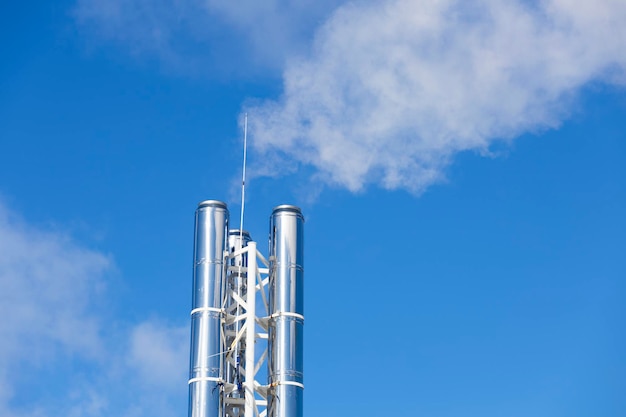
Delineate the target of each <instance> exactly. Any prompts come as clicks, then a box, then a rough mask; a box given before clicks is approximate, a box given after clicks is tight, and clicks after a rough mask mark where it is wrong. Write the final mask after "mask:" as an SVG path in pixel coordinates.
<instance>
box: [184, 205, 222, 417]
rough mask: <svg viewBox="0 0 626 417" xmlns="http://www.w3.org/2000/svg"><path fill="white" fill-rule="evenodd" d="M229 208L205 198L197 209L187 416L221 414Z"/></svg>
mask: <svg viewBox="0 0 626 417" xmlns="http://www.w3.org/2000/svg"><path fill="white" fill-rule="evenodd" d="M227 230H228V209H227V208H226V204H225V203H223V202H221V201H216V200H207V201H203V202H201V203H200V204H199V205H198V209H197V210H196V224H195V242H194V262H193V266H194V268H193V296H192V310H191V355H190V364H189V417H220V389H218V388H219V386H218V384H219V383H220V382H221V378H222V375H221V369H222V358H221V356H222V355H221V349H222V346H221V345H222V343H221V339H220V331H221V330H220V328H221V316H222V313H221V307H222V306H221V303H222V286H223V273H224V265H223V258H224V249H225V243H226V235H227Z"/></svg>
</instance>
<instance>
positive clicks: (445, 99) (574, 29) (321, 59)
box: [247, 0, 626, 193]
mask: <svg viewBox="0 0 626 417" xmlns="http://www.w3.org/2000/svg"><path fill="white" fill-rule="evenodd" d="M624 22H626V2H624V1H621V0H598V1H594V2H586V3H581V2H579V1H575V0H543V1H538V2H522V1H507V2H503V1H499V0H476V1H461V0H423V1H415V0H388V1H382V2H356V3H351V4H348V5H346V6H344V7H342V8H340V9H338V10H337V11H336V12H335V13H334V14H333V16H332V17H331V18H330V19H329V20H328V21H327V22H326V23H325V24H324V25H323V26H322V27H321V28H320V29H319V30H318V32H317V35H316V38H315V42H314V46H313V51H312V52H311V54H310V55H309V56H307V57H306V58H303V59H295V60H292V61H291V62H290V63H289V64H288V66H287V67H286V69H285V71H284V94H283V96H282V97H281V98H280V99H279V100H277V101H268V102H263V103H260V104H259V103H257V104H256V105H251V106H248V108H247V111H248V112H249V113H250V114H251V119H250V122H251V131H252V134H253V140H252V144H253V146H254V148H255V150H256V152H257V153H258V155H259V156H260V157H259V158H257V159H258V160H262V161H266V163H265V164H264V165H261V166H258V167H257V171H256V172H257V175H281V174H283V173H285V172H290V171H294V170H298V169H302V168H303V167H307V166H308V167H312V168H313V172H314V173H313V178H315V179H316V180H319V181H321V182H322V183H325V184H332V185H335V186H341V187H346V188H348V189H350V190H352V191H358V190H361V189H363V188H364V187H365V186H366V185H367V184H376V185H378V186H381V187H384V188H388V189H397V188H403V189H407V190H409V191H411V192H414V193H420V192H422V191H423V190H424V189H426V188H427V187H428V186H429V185H431V184H433V183H436V182H438V181H441V180H442V179H443V178H444V177H445V168H446V166H448V164H450V162H451V160H452V159H453V158H454V155H455V154H457V153H459V152H462V151H467V150H476V151H488V150H489V148H490V146H492V144H494V142H496V141H503V140H504V141H506V140H511V139H513V138H515V137H517V136H519V135H521V134H524V133H526V132H535V131H541V130H544V129H550V128H555V127H558V126H559V124H560V123H561V122H562V121H563V120H564V118H566V117H567V115H568V112H569V111H570V109H571V106H572V103H573V102H575V99H576V96H577V94H579V93H580V91H581V88H583V87H584V86H586V85H588V84H589V83H591V82H594V81H603V82H612V83H623V82H624V74H625V72H624V70H625V69H626V25H624ZM276 167H281V169H280V170H279V169H276ZM309 171H310V169H309Z"/></svg>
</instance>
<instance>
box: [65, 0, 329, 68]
mask: <svg viewBox="0 0 626 417" xmlns="http://www.w3.org/2000/svg"><path fill="white" fill-rule="evenodd" d="M340 3H341V2H340V1H338V0H302V1H285V0H267V1H261V2H259V1H254V0H244V1H238V2H232V1H225V0H191V1H184V2H181V1H176V0H156V1H153V0H77V2H76V6H75V7H74V10H73V15H74V17H75V18H76V21H77V23H78V25H79V27H80V28H81V30H82V32H83V33H86V34H88V35H90V38H92V39H99V40H104V41H107V42H113V43H117V44H118V45H120V46H122V47H123V48H125V49H127V50H128V51H129V52H130V53H131V54H132V55H135V56H140V57H149V58H151V59H152V58H156V59H157V60H158V61H159V62H160V63H161V64H163V66H164V67H166V68H168V69H173V70H175V71H177V72H181V73H184V74H192V75H202V74H204V75H211V76H215V75H216V74H220V75H223V74H224V73H227V72H228V73H235V74H237V75H238V76H243V75H245V74H248V75H250V74H258V73H274V72H276V73H280V70H281V69H282V67H283V65H284V63H285V60H286V58H287V57H288V56H291V55H293V54H298V53H300V52H301V51H302V50H303V49H305V48H306V47H307V45H308V39H309V38H310V36H311V35H312V33H313V31H314V30H315V27H316V26H317V25H318V22H319V21H320V20H323V19H325V17H326V16H328V15H329V14H330V13H331V12H332V10H333V9H334V8H335V7H336V6H337V5H338V4H340Z"/></svg>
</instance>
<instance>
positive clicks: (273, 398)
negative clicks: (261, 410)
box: [268, 205, 304, 417]
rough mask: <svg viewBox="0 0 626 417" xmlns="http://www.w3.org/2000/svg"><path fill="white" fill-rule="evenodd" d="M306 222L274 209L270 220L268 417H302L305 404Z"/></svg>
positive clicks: (296, 212)
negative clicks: (304, 302)
mask: <svg viewBox="0 0 626 417" xmlns="http://www.w3.org/2000/svg"><path fill="white" fill-rule="evenodd" d="M303 228H304V217H303V216H302V212H301V211H300V209H299V208H298V207H295V206H289V205H282V206H278V207H276V208H274V211H273V212H272V216H271V219H270V302H269V303H270V321H269V358H268V374H269V384H270V386H271V387H272V393H273V395H270V396H269V404H268V415H269V417H301V416H302V405H303V404H302V398H303V389H304V385H303V382H304V381H303V369H302V368H303V344H302V342H303V339H302V337H303V325H304V316H303V314H304V305H303V289H304V288H303V287H304V285H303V284H304V282H303V279H304V269H303V266H304V265H303V258H304V257H303V250H304V245H303Z"/></svg>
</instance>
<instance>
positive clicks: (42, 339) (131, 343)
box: [0, 202, 189, 417]
mask: <svg viewBox="0 0 626 417" xmlns="http://www.w3.org/2000/svg"><path fill="white" fill-rule="evenodd" d="M113 268H114V264H113V260H112V258H111V256H109V255H106V254H103V253H100V252H98V251H95V250H93V249H89V248H87V247H85V246H84V245H82V244H81V243H80V242H77V241H75V240H73V239H72V238H71V236H69V235H67V234H65V233H62V232H59V231H50V230H44V229H42V228H39V227H34V226H32V225H30V224H28V223H27V222H26V221H25V220H24V219H22V218H21V217H20V216H19V215H17V214H16V213H14V212H11V211H10V210H9V209H7V208H6V206H4V205H3V204H2V202H0V315H1V316H2V320H0V415H2V416H6V417H51V416H59V415H64V416H70V417H72V416H76V417H79V416H80V417H100V416H107V415H119V416H128V417H130V416H136V417H144V416H151V417H170V416H172V417H173V416H176V415H180V410H181V409H182V410H184V409H185V404H186V389H187V385H186V383H185V377H186V371H187V364H188V351H189V337H188V326H172V325H169V324H166V323H163V322H162V321H161V320H159V319H156V318H153V319H150V320H146V321H144V322H140V323H136V324H134V323H125V322H124V321H123V320H121V319H115V318H113V317H112V314H111V312H105V309H104V305H105V304H104V303H102V302H101V301H100V302H99V300H106V298H107V293H106V289H107V282H108V279H107V277H108V274H109V273H110V272H111V271H112V270H113ZM112 319H113V321H111V320H112ZM119 329H125V330H121V331H120V330H119ZM44 375H45V377H44ZM50 379H54V380H56V381H57V383H55V385H54V387H52V388H51V387H50V382H49V381H50ZM60 381H65V382H60ZM25 387H27V388H25ZM51 390H53V391H55V393H54V395H53V396H52V397H51V396H50V392H51ZM24 392H27V393H28V394H27V396H24V394H23V393H24Z"/></svg>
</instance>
